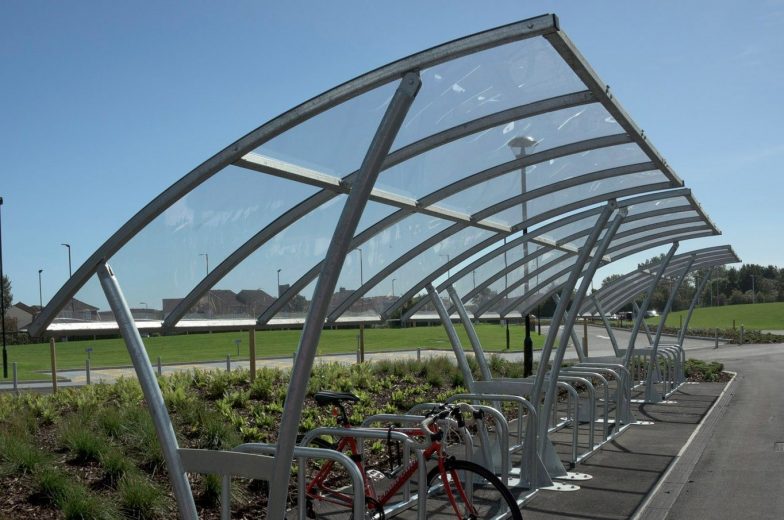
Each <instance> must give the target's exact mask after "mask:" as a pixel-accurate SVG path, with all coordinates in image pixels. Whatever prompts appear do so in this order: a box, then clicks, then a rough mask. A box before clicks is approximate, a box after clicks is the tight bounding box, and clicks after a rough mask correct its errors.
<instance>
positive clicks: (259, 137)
mask: <svg viewBox="0 0 784 520" xmlns="http://www.w3.org/2000/svg"><path fill="white" fill-rule="evenodd" d="M557 30H558V17H557V16H555V15H554V14H546V15H542V16H537V17H534V18H529V19H527V20H522V21H519V22H514V23H511V24H508V25H505V26H502V27H497V28H495V29H489V30H487V31H482V32H480V33H476V34H473V35H471V36H467V37H465V38H459V39H456V40H453V41H450V42H447V43H444V44H442V45H438V46H435V47H432V48H430V49H427V50H425V51H422V52H419V53H416V54H413V55H411V56H408V57H406V58H402V59H400V60H397V61H395V62H392V63H390V64H388V65H385V66H382V67H379V68H377V69H375V70H373V71H370V72H368V73H366V74H363V75H361V76H358V77H356V78H354V79H352V80H349V81H347V82H345V83H342V84H340V85H338V86H337V87H334V88H332V89H330V90H328V91H326V92H324V93H322V94H319V95H317V96H315V97H313V98H311V99H309V100H307V101H305V102H303V103H301V104H299V105H297V106H296V107H294V108H292V109H290V110H288V111H286V112H284V113H283V114H281V115H279V116H277V117H275V118H274V119H272V120H270V121H268V122H266V123H264V124H263V125H261V126H260V127H258V128H256V129H255V130H253V131H251V132H249V133H248V134H246V135H245V136H243V137H241V138H240V139H238V140H237V141H235V142H234V143H232V144H230V145H229V146H227V147H226V148H224V149H223V150H221V151H220V152H218V153H217V154H215V155H213V156H212V157H210V158H209V159H207V160H206V161H204V162H203V163H201V164H200V165H199V166H197V167H196V168H194V169H193V170H191V171H190V172H189V173H187V174H186V175H185V176H183V177H182V178H180V179H179V180H178V181H176V182H175V183H174V184H172V185H171V186H169V187H168V188H167V189H166V190H164V191H163V192H162V193H160V194H159V195H158V196H157V197H155V198H154V199H153V200H152V201H151V202H150V203H148V204H147V205H146V206H144V207H143V208H142V209H141V210H139V211H138V212H137V213H136V214H135V215H134V216H133V217H131V218H130V219H129V220H128V221H127V222H126V223H125V224H123V225H122V227H120V229H118V230H117V231H116V232H115V233H114V234H113V235H111V236H110V237H109V238H108V239H107V240H106V241H105V242H104V243H103V244H102V245H101V246H100V247H99V248H98V249H96V251H95V252H94V253H93V254H92V255H91V256H90V257H89V258H88V259H87V260H86V261H85V262H84V263H83V264H82V265H81V266H80V267H79V268H78V269H77V270H76V272H74V274H73V275H72V276H71V277H70V278H69V279H68V281H67V282H66V283H65V284H64V285H63V286H62V287H61V288H60V290H58V291H57V293H56V294H55V295H54V297H52V299H51V300H50V301H49V303H48V304H47V305H46V307H45V308H44V309H43V310H42V311H41V312H40V313H39V314H38V316H36V318H35V320H34V321H33V322H32V323H31V324H30V326H29V327H28V331H29V332H30V334H31V335H32V336H33V337H37V336H40V335H41V333H42V332H43V331H44V329H46V327H47V326H48V325H49V324H50V323H51V322H52V320H53V319H54V318H55V316H56V315H57V313H58V312H60V310H61V309H62V308H63V307H64V306H65V305H66V304H67V303H68V301H69V300H70V299H71V298H72V297H73V296H74V295H75V294H76V293H77V292H78V291H79V289H80V288H81V287H82V286H83V285H84V284H85V283H86V282H87V280H88V279H89V278H90V277H91V276H92V275H93V274H95V272H96V270H97V269H98V267H99V266H100V265H102V264H103V262H104V261H105V259H108V258H111V257H112V256H114V255H115V254H116V253H117V251H119V250H120V248H121V247H122V246H124V245H125V244H127V243H128V241H129V240H130V239H131V238H133V237H134V236H135V235H136V234H137V233H138V232H139V231H141V230H142V229H143V228H144V227H146V226H147V224H149V223H150V222H152V221H153V220H154V219H155V218H156V217H157V216H159V215H160V214H161V213H163V212H164V211H165V210H166V209H167V208H169V207H170V206H171V205H172V204H174V203H175V202H176V201H178V200H179V199H180V198H182V197H183V196H184V195H186V194H187V193H189V192H190V191H192V190H193V189H195V188H196V187H197V186H199V185H201V184H202V183H203V182H205V181H206V180H207V179H209V178H210V177H212V176H213V175H214V174H216V173H217V172H219V171H221V170H222V169H224V168H225V167H227V166H229V165H230V164H232V163H234V162H235V161H236V160H237V159H238V158H240V157H242V156H243V155H245V154H247V153H249V152H251V151H252V150H254V149H256V148H258V147H259V146H261V145H262V144H263V143H265V142H267V141H269V140H270V139H273V138H275V137H277V136H278V135H280V134H282V133H283V132H285V131H286V130H289V129H290V128H292V127H294V126H296V125H298V124H299V123H301V122H303V121H306V120H308V119H310V118H312V117H315V116H317V115H318V114H321V113H322V112H325V111H327V110H329V109H330V108H332V107H335V106H337V105H339V104H341V103H343V102H344V101H347V100H348V99H351V98H353V97H356V96H359V95H361V94H363V93H365V92H368V91H370V90H373V89H375V88H377V87H380V86H382V85H385V84H387V83H390V82H392V81H397V80H400V79H401V78H402V77H403V76H404V75H405V74H406V73H408V72H409V71H412V70H422V69H425V68H428V67H432V66H434V65H438V64H440V63H444V62H446V61H449V60H453V59H456V58H459V57H461V56H466V55H468V54H472V53H475V52H479V51H482V50H486V49H490V48H493V47H497V46H499V45H504V44H507V43H511V42H514V41H521V40H525V39H528V38H534V37H537V36H543V35H546V34H549V33H552V32H555V31H557Z"/></svg>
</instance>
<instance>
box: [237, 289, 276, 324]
mask: <svg viewBox="0 0 784 520" xmlns="http://www.w3.org/2000/svg"><path fill="white" fill-rule="evenodd" d="M237 300H239V301H240V302H242V303H243V304H244V305H245V308H246V311H247V312H248V314H250V315H251V316H253V317H256V316H258V315H259V314H261V313H262V311H264V309H266V308H267V307H269V306H270V305H272V304H273V302H274V301H275V298H273V297H272V296H270V295H269V294H267V293H266V292H264V291H262V290H261V289H256V290H253V289H243V290H241V291H240V292H239V294H237Z"/></svg>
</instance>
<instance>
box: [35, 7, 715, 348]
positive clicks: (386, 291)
mask: <svg viewBox="0 0 784 520" xmlns="http://www.w3.org/2000/svg"><path fill="white" fill-rule="evenodd" d="M411 71H416V73H417V74H418V76H419V78H420V79H421V87H420V88H419V90H418V92H416V95H415V98H414V100H413V103H412V104H411V106H410V107H409V108H408V110H407V111H406V112H405V115H404V118H403V120H402V125H401V126H400V129H399V130H398V131H397V132H396V134H395V135H394V138H393V140H392V142H393V144H392V146H391V148H390V150H389V152H388V153H387V155H386V156H385V159H384V160H383V161H382V164H381V167H380V173H379V176H378V179H377V181H376V183H375V188H374V190H373V191H372V193H371V195H370V199H369V201H370V202H368V204H367V206H366V207H365V210H364V213H363V216H362V219H361V222H360V225H359V227H358V228H357V231H356V233H355V235H354V238H353V240H352V242H351V250H350V252H349V254H348V256H347V257H346V260H345V262H344V263H343V266H342V270H341V272H340V275H339V280H338V284H337V288H336V290H335V293H334V294H333V295H332V297H331V300H330V302H329V311H328V316H327V319H328V320H329V321H352V320H353V321H364V320H379V319H386V318H388V317H389V315H390V314H391V313H392V312H394V311H395V310H396V309H399V308H400V307H401V306H402V305H403V304H404V303H405V302H406V301H408V300H409V299H410V298H411V297H412V296H414V295H415V294H417V293H418V292H420V291H422V289H423V288H424V286H425V285H426V284H427V283H429V282H436V283H441V282H444V281H446V280H448V281H449V282H450V283H455V284H457V285H458V286H459V287H460V288H461V293H465V297H466V298H467V301H471V300H472V299H474V298H475V297H476V295H477V292H476V291H475V289H474V283H475V282H474V280H475V279H476V286H477V289H479V290H483V288H485V287H489V289H490V291H486V293H487V294H489V293H490V292H492V291H495V292H503V293H504V298H503V299H504V300H505V301H512V300H515V299H519V298H521V297H523V296H525V291H527V290H531V288H532V287H531V285H532V284H540V283H542V282H544V281H545V280H547V279H549V278H551V277H552V276H554V275H555V274H553V273H556V271H557V269H556V265H557V266H558V267H559V268H560V267H561V266H566V265H568V264H569V262H573V259H574V257H575V254H576V251H577V250H578V249H579V248H580V247H581V245H582V244H583V243H584V240H585V235H582V234H580V233H581V232H582V231H584V230H586V229H589V228H590V225H591V224H590V222H591V218H593V219H595V218H596V215H598V210H596V209H595V208H596V207H598V206H602V205H603V204H605V203H606V201H608V200H610V199H616V198H622V197H629V196H632V195H636V194H642V193H647V192H657V191H659V190H665V189H671V188H677V187H680V186H681V185H682V182H681V181H680V179H679V178H678V177H677V176H676V175H675V173H674V172H673V171H672V170H671V169H670V168H669V167H668V165H667V164H666V162H665V161H664V160H663V159H662V158H661V156H660V155H659V154H658V152H657V151H656V150H655V149H654V148H653V147H652V145H651V144H650V143H649V142H648V140H647V139H646V138H645V137H644V136H643V134H642V132H641V131H640V130H639V129H638V128H637V126H636V125H635V124H634V123H633V122H632V121H631V120H630V119H629V117H628V116H627V114H626V113H625V111H624V110H623V108H622V107H621V106H620V105H619V104H618V102H617V101H616V100H615V98H614V97H613V95H612V94H610V92H609V89H608V87H606V85H605V84H604V83H602V82H601V80H599V79H598V78H597V77H596V75H595V74H594V72H593V71H592V70H591V68H590V66H589V65H588V64H587V63H586V61H585V60H584V59H583V57H582V56H581V55H580V54H579V52H578V51H577V50H576V49H575V48H574V46H573V45H572V43H571V42H570V41H569V39H568V38H567V37H566V36H565V35H564V34H563V33H562V32H561V31H560V30H559V28H558V23H557V19H556V18H555V17H554V16H553V15H545V16H541V17H537V18H533V19H530V20H525V21H522V22H518V23H515V24H510V25H508V26H504V27H499V28H497V29H493V30H490V31H486V32H483V33H479V34H476V35H473V36H468V37H466V38H463V39H460V40H455V41H453V42H449V43H447V44H444V45H442V46H439V47H434V48H432V49H429V50H426V51H423V52H421V53H418V54H415V55H412V56H410V57H408V58H404V59H402V60H400V61H397V62H394V63H392V64H389V65H387V66H384V67H381V68H379V69H377V70H374V71H372V72H369V73H367V74H365V75H363V76H360V77H358V78H356V79H354V80H351V81H348V82H346V83H344V84H342V85H340V86H338V87H336V88H334V89H332V90H330V91H327V92H325V93H324V94H321V95H319V96H317V97H315V98H313V99H311V100H309V101H307V102H305V103H303V104H302V105H299V106H297V107H295V108H293V109H291V110H290V111H288V112H286V113H284V114H282V115H281V116H279V117H277V118H275V119H273V120H271V121H269V122H267V123H265V124H264V125H262V126H260V127H259V128H257V129H256V130H254V131H252V132H250V133H249V134H247V135H246V136H244V137H242V138H241V139H239V140H238V141H236V142H235V143H233V144H232V145H230V146H229V147H227V148H226V149H225V150H222V151H221V152H219V153H218V154H216V155H215V156H213V157H212V158H210V159H208V160H207V161H206V162H204V163H203V164H202V165H200V166H198V167H197V168H196V169H194V170H193V171H192V172H190V173H188V174H187V175H186V176H185V177H183V178H182V179H180V180H179V181H177V182H176V183H174V184H173V185H172V186H171V187H170V188H168V189H167V190H165V191H164V192H163V193H161V194H160V195H159V196H158V197H156V198H155V199H154V200H153V201H152V202H151V203H150V204H149V205H148V206H146V207H145V208H143V209H142V210H141V211H140V212H139V213H138V214H136V215H135V216H134V217H133V218H131V219H130V220H129V221H128V222H127V223H126V224H125V225H124V226H123V227H122V228H120V229H119V230H118V231H117V232H116V233H115V234H114V235H113V236H112V237H110V238H109V239H108V240H107V241H106V242H105V243H104V244H103V245H102V246H101V247H100V248H99V249H98V250H97V251H96V252H95V253H94V254H93V255H92V256H91V257H90V258H89V259H88V260H87V261H86V262H85V263H84V264H83V265H82V266H81V267H80V268H79V269H78V270H77V271H76V272H75V273H74V275H73V276H72V278H71V279H70V280H69V281H68V282H67V283H66V284H65V285H64V286H63V287H62V288H61V289H60V291H58V293H57V294H56V295H55V297H54V298H53V299H52V301H51V302H50V303H49V304H48V305H47V306H46V308H45V309H44V311H43V312H42V313H41V314H40V315H39V317H38V319H37V320H36V322H35V323H34V324H33V325H32V326H31V327H30V331H31V332H32V333H33V334H37V333H39V332H41V331H43V330H44V328H45V327H49V329H48V330H49V331H50V332H53V333H54V332H56V331H57V329H58V327H61V328H62V327H63V325H62V324H57V323H54V324H53V323H52V322H53V321H54V320H55V318H56V317H57V316H58V313H60V311H63V310H64V309H65V308H66V306H67V304H68V302H69V301H70V298H71V297H72V296H73V295H75V294H77V291H79V290H80V288H82V287H83V286H85V284H87V282H88V280H89V279H90V277H91V276H92V275H93V274H94V273H95V272H96V270H97V269H98V268H99V266H100V265H102V263H103V262H106V261H108V262H109V263H111V264H112V265H113V266H116V269H115V271H116V272H117V274H118V277H119V281H120V283H122V284H123V286H124V287H125V291H126V292H127V293H128V299H129V301H131V302H143V303H144V306H145V308H144V309H143V310H144V311H145V312H144V316H145V318H146V319H147V320H148V325H150V323H156V324H157V326H159V327H160V328H162V329H163V330H164V331H176V330H179V329H188V328H200V327H203V328H215V327H219V326H227V327H230V326H234V325H236V326H237V327H247V326H249V325H252V324H253V323H258V324H259V325H267V326H274V325H279V324H287V325H288V324H292V323H301V322H302V320H303V319H304V317H305V315H306V313H307V310H308V309H309V308H310V306H311V305H310V304H311V301H310V299H311V298H312V296H313V290H314V287H315V284H316V282H317V280H318V277H319V273H320V272H321V267H322V266H323V265H324V260H325V258H324V257H325V255H326V251H327V249H328V248H329V245H330V242H331V240H332V236H333V233H334V232H335V229H336V225H337V222H338V217H339V215H340V214H341V211H342V209H343V207H344V205H345V200H346V198H347V197H346V195H347V194H349V193H350V192H351V190H352V186H353V185H354V182H355V181H356V178H357V172H358V171H360V169H361V165H362V164H363V160H364V158H365V157H366V155H367V153H368V148H369V147H370V146H371V145H372V143H373V142H374V135H375V134H376V131H377V129H378V128H379V125H380V124H381V122H382V121H383V119H384V117H385V113H386V112H387V110H388V108H389V107H390V102H391V100H392V99H393V97H394V96H395V93H396V91H397V90H398V87H399V85H400V81H401V78H402V77H403V76H404V75H405V74H406V73H409V72H411ZM284 81H285V78H284ZM665 198H666V197H665ZM671 198H672V199H673V200H670V201H669V202H665V201H664V199H661V198H656V197H654V199H651V201H649V202H639V204H640V207H639V208H636V207H632V206H630V207H629V208H628V210H629V213H630V216H629V221H628V222H627V224H624V226H622V229H621V232H623V233H628V235H627V236H628V239H627V242H619V243H618V246H617V247H619V248H622V249H621V250H620V251H621V254H626V252H627V251H629V250H632V249H636V248H639V247H640V246H639V245H638V244H639V243H638V242H635V240H637V239H640V238H641V237H645V236H646V235H645V233H654V228H655V227H656V226H657V223H658V224H659V230H658V231H661V230H662V229H667V231H668V232H671V231H673V230H674V229H675V228H676V226H680V229H681V230H682V234H683V235H684V236H685V235H687V234H689V233H693V232H694V230H695V229H696V226H699V225H703V226H704V227H705V226H706V227H708V228H711V229H712V224H710V223H709V222H708V221H707V219H706V217H705V216H704V214H703V213H702V212H701V210H699V208H698V207H696V205H695V204H692V202H693V201H690V200H687V199H688V196H686V197H685V198H684V197H681V198H680V200H674V199H677V198H678V197H671ZM660 199H661V200H660ZM591 208H593V209H591ZM581 211H589V212H591V211H593V213H590V214H586V215H585V216H584V219H585V221H584V222H581V223H580V222H578V221H577V219H576V218H575V217H574V215H576V214H578V213H579V212H581ZM634 214H640V215H646V216H645V219H644V220H640V221H639V222H637V223H636V225H638V227H639V229H638V232H637V233H633V232H632V231H633V229H632V222H633V219H632V217H633V215H634ZM676 216H677V218H676ZM561 218H568V220H564V221H562V222H561V224H563V226H564V227H563V229H558V228H559V225H553V223H554V222H559V219H561ZM657 219H658V220H657ZM689 219H692V220H689ZM663 222H670V224H669V226H670V228H663V227H662V225H661V224H662V223H663ZM706 222H707V223H706ZM567 224H568V227H567ZM535 227H539V228H540V230H544V231H546V233H545V232H543V233H542V234H541V236H540V237H539V238H538V239H537V241H534V240H531V241H530V242H526V241H523V242H525V243H522V242H521V243H518V244H516V245H515V246H513V247H512V246H508V247H507V248H506V249H504V242H506V243H507V244H511V243H512V242H514V241H515V240H518V239H519V238H520V237H521V235H522V234H523V233H524V232H530V233H533V229H534V228H535ZM548 233H549V234H548ZM654 234H655V233H654ZM651 236H653V235H651ZM493 251H496V252H497V253H496V254H491V252H493ZM504 251H505V253H504ZM487 255H490V256H487ZM498 255H502V256H498ZM483 258H484V260H480V259H483ZM611 259H612V258H611V257H608V259H607V261H609V260H611ZM556 260H558V261H559V262H560V263H558V264H554V263H553V262H555V261H556ZM471 265H473V267H471V268H469V266H471ZM545 266H547V267H545ZM532 273H535V274H532ZM469 277H470V278H469ZM468 280H470V283H469V281H468ZM548 283H550V282H548ZM92 286H93V285H87V286H86V288H88V287H92ZM96 286H97V284H96ZM92 292H94V291H92ZM79 295H80V296H82V295H83V297H84V298H85V299H86V300H90V301H95V302H98V301H99V300H101V301H102V298H100V297H99V296H98V295H91V291H87V292H84V291H82V292H80V293H79ZM90 301H87V302H86V303H90ZM139 305H141V303H140V304H139ZM131 306H132V307H136V306H137V305H136V304H134V303H132V304H131ZM135 311H141V309H135ZM96 315H99V316H102V319H104V321H106V318H107V316H106V315H105V314H104V315H100V314H96ZM85 316H86V314H85ZM109 318H110V317H109ZM96 320H97V318H96ZM71 321H73V320H71ZM88 321H89V320H88ZM76 328H78V326H77V327H71V329H70V330H71V331H73V330H75V329H76Z"/></svg>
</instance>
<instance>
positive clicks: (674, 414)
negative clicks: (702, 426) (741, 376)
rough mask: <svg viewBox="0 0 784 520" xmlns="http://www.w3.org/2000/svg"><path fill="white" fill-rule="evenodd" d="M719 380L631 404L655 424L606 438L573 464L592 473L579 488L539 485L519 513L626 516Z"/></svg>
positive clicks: (716, 391)
mask: <svg viewBox="0 0 784 520" xmlns="http://www.w3.org/2000/svg"><path fill="white" fill-rule="evenodd" d="M724 386H725V385H724V384H723V383H700V384H698V385H683V386H681V389H679V390H678V391H676V392H675V393H674V394H673V396H672V397H671V398H670V400H671V401H676V402H677V403H676V404H638V405H635V408H636V409H635V410H634V413H635V417H636V418H637V419H638V420H645V421H654V424H652V425H648V426H642V425H633V426H631V427H629V428H628V429H627V430H625V431H624V432H623V433H622V434H621V435H619V436H618V437H616V438H615V439H614V440H612V441H610V442H608V443H605V445H604V446H602V448H600V449H599V450H598V451H597V452H596V453H595V454H594V455H593V456H591V457H590V458H588V459H587V460H585V461H583V462H582V463H580V464H578V465H577V466H576V467H575V468H574V471H578V472H581V473H587V474H589V475H591V476H592V477H593V478H592V479H591V480H588V481H583V482H579V483H578V484H579V486H580V490H579V491H574V492H555V491H545V490H541V491H539V492H538V493H537V494H536V495H535V496H534V497H533V499H531V500H530V501H529V502H528V503H527V504H526V505H525V506H524V507H523V516H524V517H525V518H526V519H532V520H537V519H541V520H545V519H547V520H550V519H578V518H580V519H627V518H631V517H632V516H633V515H634V514H635V512H636V511H637V510H638V509H639V508H640V506H641V505H642V504H643V503H644V502H645V499H646V498H647V497H648V495H649V494H650V493H651V492H652V491H653V490H654V488H655V487H656V485H657V483H658V482H659V480H660V479H661V478H662V476H664V475H665V472H666V471H667V470H668V469H669V468H670V466H671V465H672V463H673V461H674V460H676V458H677V457H678V455H679V453H680V452H681V450H682V448H683V446H684V445H685V444H686V443H687V441H688V440H689V439H690V437H691V436H692V434H693V433H694V431H695V430H696V428H697V426H698V425H699V423H700V421H701V420H702V419H703V418H704V417H705V415H706V414H707V413H708V411H709V410H710V409H711V407H712V405H713V403H714V402H715V401H716V399H717V397H718V396H719V395H720V394H721V392H722V390H723V388H724ZM561 453H562V452H561Z"/></svg>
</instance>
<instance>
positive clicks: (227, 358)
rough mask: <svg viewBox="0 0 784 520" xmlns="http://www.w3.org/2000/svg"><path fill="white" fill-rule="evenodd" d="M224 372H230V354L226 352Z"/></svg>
mask: <svg viewBox="0 0 784 520" xmlns="http://www.w3.org/2000/svg"><path fill="white" fill-rule="evenodd" d="M226 372H229V373H231V354H226Z"/></svg>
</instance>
